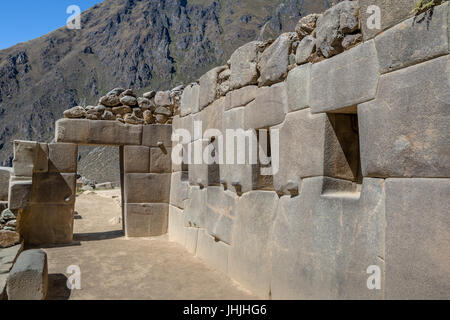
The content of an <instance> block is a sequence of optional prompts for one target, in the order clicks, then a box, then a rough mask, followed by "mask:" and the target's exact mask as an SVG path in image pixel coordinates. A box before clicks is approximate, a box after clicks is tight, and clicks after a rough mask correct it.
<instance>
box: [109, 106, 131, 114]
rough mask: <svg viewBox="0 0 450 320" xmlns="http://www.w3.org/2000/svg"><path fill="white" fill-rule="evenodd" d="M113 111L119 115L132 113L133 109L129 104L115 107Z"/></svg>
mask: <svg viewBox="0 0 450 320" xmlns="http://www.w3.org/2000/svg"><path fill="white" fill-rule="evenodd" d="M112 112H113V113H114V114H115V115H118V114H120V115H124V114H127V113H131V112H132V109H131V108H130V107H129V106H120V107H115V108H113V109H112Z"/></svg>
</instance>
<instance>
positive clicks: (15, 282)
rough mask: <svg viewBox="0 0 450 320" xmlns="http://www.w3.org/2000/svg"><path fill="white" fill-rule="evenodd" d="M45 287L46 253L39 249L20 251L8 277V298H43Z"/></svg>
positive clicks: (46, 276)
mask: <svg viewBox="0 0 450 320" xmlns="http://www.w3.org/2000/svg"><path fill="white" fill-rule="evenodd" d="M47 288H48V267H47V254H46V253H45V252H44V251H43V250H40V249H35V250H27V251H24V252H22V253H21V254H20V256H19V258H18V259H17V261H16V263H15V264H14V267H13V268H12V269H11V272H10V274H9V277H8V282H7V287H6V290H7V293H8V300H44V299H45V298H46V296H47Z"/></svg>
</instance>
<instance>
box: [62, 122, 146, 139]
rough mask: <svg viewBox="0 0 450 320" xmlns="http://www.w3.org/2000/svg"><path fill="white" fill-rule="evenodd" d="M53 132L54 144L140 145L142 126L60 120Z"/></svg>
mask: <svg viewBox="0 0 450 320" xmlns="http://www.w3.org/2000/svg"><path fill="white" fill-rule="evenodd" d="M147 127H148V126H147ZM55 131H56V134H55V142H71V143H78V144H100V145H140V144H141V138H142V126H138V125H126V124H122V123H120V122H118V121H114V122H113V121H102V120H97V121H95V120H94V121H87V120H79V119H61V120H58V121H56V130H55Z"/></svg>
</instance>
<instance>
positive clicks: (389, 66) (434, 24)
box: [375, 2, 449, 73]
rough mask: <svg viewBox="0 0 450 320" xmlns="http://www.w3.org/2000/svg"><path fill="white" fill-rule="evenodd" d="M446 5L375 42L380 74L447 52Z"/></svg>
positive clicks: (381, 36)
mask: <svg viewBox="0 0 450 320" xmlns="http://www.w3.org/2000/svg"><path fill="white" fill-rule="evenodd" d="M448 11H449V3H448V2H446V3H444V4H442V5H440V6H437V7H435V8H433V9H432V11H429V12H427V13H423V14H421V15H419V16H417V17H414V18H410V19H408V20H406V21H404V22H402V23H400V24H398V25H396V26H395V27H393V28H391V29H389V30H387V31H385V32H383V33H382V34H381V35H380V36H378V37H377V38H376V39H375V45H376V48H377V52H378V60H379V62H380V71H381V73H386V72H389V71H393V70H398V69H401V68H405V67H407V66H409V65H412V64H415V63H418V62H422V61H425V60H429V59H432V58H435V57H438V56H441V55H445V54H448V53H449V42H448V38H449V36H448V34H449V33H448V20H449V18H448V16H449V12H448Z"/></svg>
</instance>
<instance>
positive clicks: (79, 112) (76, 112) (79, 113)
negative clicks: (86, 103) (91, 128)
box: [64, 106, 86, 119]
mask: <svg viewBox="0 0 450 320" xmlns="http://www.w3.org/2000/svg"><path fill="white" fill-rule="evenodd" d="M85 116H86V110H84V108H83V107H80V106H78V107H73V108H70V109H69V110H66V111H64V117H65V118H73V119H76V118H84V117H85Z"/></svg>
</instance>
